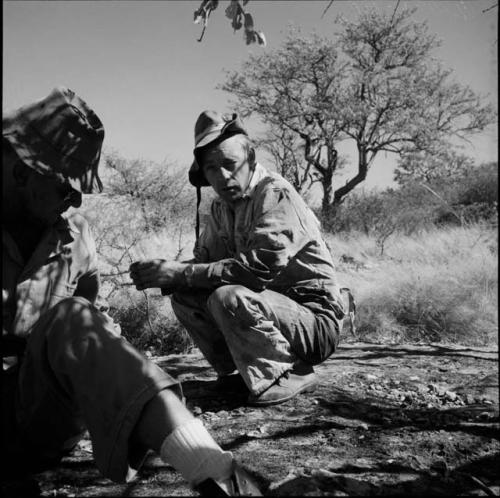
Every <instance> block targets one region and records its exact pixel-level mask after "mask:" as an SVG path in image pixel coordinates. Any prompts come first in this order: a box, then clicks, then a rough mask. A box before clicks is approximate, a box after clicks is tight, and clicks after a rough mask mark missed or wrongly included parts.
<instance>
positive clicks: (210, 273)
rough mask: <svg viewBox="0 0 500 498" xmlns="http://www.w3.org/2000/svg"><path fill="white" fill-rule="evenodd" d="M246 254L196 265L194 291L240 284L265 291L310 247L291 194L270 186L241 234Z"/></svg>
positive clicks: (192, 280)
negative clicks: (252, 219) (251, 220)
mask: <svg viewBox="0 0 500 498" xmlns="http://www.w3.org/2000/svg"><path fill="white" fill-rule="evenodd" d="M240 236H242V237H243V238H244V240H245V243H244V244H242V245H243V246H244V247H245V250H244V251H242V252H240V253H239V254H236V255H235V257H232V258H224V259H220V260H218V261H215V262H211V263H200V264H195V265H193V275H192V279H191V285H192V287H203V288H213V287H218V286H221V285H227V284H240V285H244V286H246V287H249V288H250V289H253V290H263V289H265V288H266V287H267V286H268V285H269V284H270V283H271V282H272V281H273V280H274V279H275V278H276V276H277V275H278V274H279V273H280V271H281V270H282V269H284V268H285V267H286V266H287V265H288V263H289V261H290V259H292V258H293V257H294V256H295V255H296V254H297V253H298V252H299V251H300V250H301V249H302V248H303V247H304V246H305V245H306V244H307V243H308V236H307V230H306V227H304V226H303V223H302V221H301V219H300V216H299V215H298V213H297V210H296V208H295V206H294V203H293V201H292V199H291V196H290V192H289V190H288V189H287V188H286V187H284V186H279V185H274V184H273V183H270V184H268V185H267V186H266V188H264V190H263V192H262V193H261V194H260V196H259V198H258V199H257V201H256V204H255V211H254V222H253V223H252V226H251V227H249V232H248V233H244V234H240Z"/></svg>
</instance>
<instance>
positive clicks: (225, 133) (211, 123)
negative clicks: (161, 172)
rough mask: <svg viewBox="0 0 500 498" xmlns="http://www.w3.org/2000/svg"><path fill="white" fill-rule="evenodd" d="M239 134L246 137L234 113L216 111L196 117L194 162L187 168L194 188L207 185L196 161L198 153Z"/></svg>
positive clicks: (241, 124) (206, 112) (244, 130)
mask: <svg viewBox="0 0 500 498" xmlns="http://www.w3.org/2000/svg"><path fill="white" fill-rule="evenodd" d="M240 133H241V134H243V135H248V133H247V131H246V129H245V128H244V126H243V123H242V122H241V120H240V119H239V118H238V115H237V114H236V113H233V114H220V113H218V112H216V111H204V112H202V113H201V114H200V115H199V116H198V119H197V120H196V124H195V125H194V150H193V153H194V161H193V164H192V165H191V168H189V181H190V182H191V184H192V185H194V186H195V187H206V186H208V185H209V183H208V182H207V180H206V178H205V175H204V174H203V170H202V168H201V166H200V164H199V161H198V158H199V154H200V152H201V151H203V150H204V149H206V148H208V147H209V146H212V147H213V146H214V145H216V144H217V143H220V142H222V141H223V140H225V139H226V138H228V137H230V136H232V135H237V134H240Z"/></svg>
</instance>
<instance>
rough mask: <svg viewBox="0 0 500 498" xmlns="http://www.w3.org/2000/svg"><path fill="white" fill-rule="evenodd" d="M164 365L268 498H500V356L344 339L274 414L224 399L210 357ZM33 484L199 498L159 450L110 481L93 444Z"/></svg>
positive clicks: (68, 491)
mask: <svg viewBox="0 0 500 498" xmlns="http://www.w3.org/2000/svg"><path fill="white" fill-rule="evenodd" d="M156 361H157V362H158V363H159V364H160V365H161V366H162V367H164V368H165V369H167V370H168V371H169V372H171V373H173V374H174V375H177V376H178V377H179V378H180V379H181V380H182V381H183V386H184V394H185V396H186V398H187V403H188V406H189V407H190V408H191V409H192V410H193V412H194V413H195V414H196V415H197V416H199V417H200V418H201V419H203V421H204V422H205V424H206V425H207V427H208V428H209V429H210V430H211V432H212V434H213V435H214V436H215V438H216V439H217V441H219V442H220V443H221V444H222V446H223V447H224V448H225V449H228V450H231V451H232V452H233V453H234V454H235V455H236V456H237V458H238V460H239V461H240V462H242V463H243V464H244V465H245V466H246V467H247V468H248V469H249V470H250V471H251V472H252V473H253V474H254V476H255V477H256V479H257V481H258V482H259V483H260V484H261V486H262V489H263V491H264V493H265V494H266V495H273V496H283V495H288V496H307V495H309V496H318V495H319V496H323V495H324V496H355V495H358V496H359V495H392V494H399V495H402V494H404V495H423V494H432V495H436V494H437V495H485V496H490V495H491V496H499V495H500V457H499V455H500V443H499V436H500V431H499V412H498V350H497V349H487V348H468V347H458V346H445V345H439V344H435V345H425V346H424V345H411V346H410V345H407V346H382V345H377V344H368V343H352V344H345V345H343V346H342V347H341V348H340V349H339V351H338V352H337V353H336V354H335V355H334V356H333V357H332V358H331V359H329V360H328V361H326V362H325V363H323V364H322V365H319V366H318V367H317V368H316V371H317V374H318V377H319V380H320V386H319V388H318V389H317V390H316V391H315V392H314V393H311V394H306V395H303V396H299V397H297V398H296V399H293V400H291V401H289V402H287V403H285V404H282V405H277V406H274V407H268V408H264V409H257V408H250V407H246V406H245V395H244V394H243V393H238V392H232V393H228V395H227V396H226V397H225V398H224V397H222V396H221V395H220V394H218V393H217V392H216V391H215V389H214V381H215V374H214V372H213V371H212V369H211V368H210V367H209V365H208V364H207V363H206V361H204V359H203V358H202V357H201V356H200V354H197V353H192V354H188V355H173V356H169V357H165V358H156ZM30 485H31V491H32V492H33V493H37V492H38V493H40V494H41V495H42V496H66V497H71V496H75V497H76V496H78V497H80V496H81V497H84V496H171V495H173V496H181V495H185V496H195V493H194V492H192V491H191V490H190V489H189V487H188V486H187V485H186V484H185V483H184V482H183V481H182V479H181V478H180V477H179V475H178V474H177V473H175V472H174V471H173V469H172V468H171V467H169V466H167V465H165V464H164V463H162V462H161V460H159V459H158V458H157V457H156V456H154V455H151V456H150V457H149V458H148V460H147V461H146V464H145V465H144V467H143V469H142V471H141V473H140V476H139V477H138V479H137V480H136V481H134V482H132V483H129V484H125V485H116V484H113V483H111V482H110V481H108V480H106V479H104V478H102V477H101V476H100V475H99V473H98V471H97V470H96V468H95V467H94V464H93V462H92V454H91V443H90V441H89V440H88V439H87V440H83V441H82V442H81V443H80V444H79V446H78V447H77V449H76V450H75V451H74V452H73V454H72V455H70V456H69V457H67V458H65V459H64V460H63V462H62V464H61V465H60V466H59V467H58V468H57V469H55V470H53V471H48V472H44V473H41V474H37V475H35V476H34V480H33V482H32V483H31V484H30ZM9 486H10V484H8V483H7V484H5V483H4V485H3V491H4V494H5V493H7V494H10V495H11V496H13V495H14V494H17V492H16V491H15V489H14V488H13V487H9ZM25 494H27V493H26V492H25V493H23V495H25Z"/></svg>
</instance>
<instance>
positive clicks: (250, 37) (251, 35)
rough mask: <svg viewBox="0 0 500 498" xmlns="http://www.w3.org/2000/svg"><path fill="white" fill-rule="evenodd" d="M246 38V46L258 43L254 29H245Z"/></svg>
mask: <svg viewBox="0 0 500 498" xmlns="http://www.w3.org/2000/svg"><path fill="white" fill-rule="evenodd" d="M245 37H246V40H245V41H246V44H247V45H250V44H251V43H255V41H256V36H255V31H254V30H253V29H252V30H250V29H245Z"/></svg>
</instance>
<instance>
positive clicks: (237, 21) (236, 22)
mask: <svg viewBox="0 0 500 498" xmlns="http://www.w3.org/2000/svg"><path fill="white" fill-rule="evenodd" d="M241 17H242V16H241V14H240V13H238V14H236V16H235V17H234V18H233V22H232V23H231V26H232V27H233V29H234V30H235V31H238V30H239V29H240V28H241V26H243V24H242V22H241Z"/></svg>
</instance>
